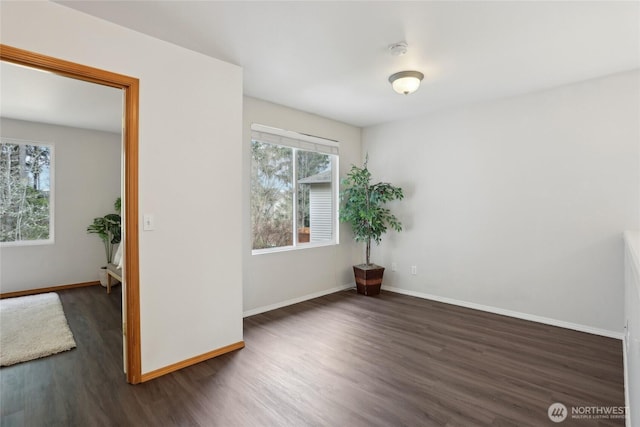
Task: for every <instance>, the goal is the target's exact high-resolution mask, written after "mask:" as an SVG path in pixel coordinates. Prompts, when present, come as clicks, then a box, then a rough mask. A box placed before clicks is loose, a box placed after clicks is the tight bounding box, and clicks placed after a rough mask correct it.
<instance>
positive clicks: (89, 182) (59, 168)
mask: <svg viewBox="0 0 640 427" xmlns="http://www.w3.org/2000/svg"><path fill="white" fill-rule="evenodd" d="M0 135H2V136H3V137H6V138H15V139H22V140H28V141H37V142H41V143H45V144H51V145H53V147H54V148H53V149H54V176H55V186H54V193H55V194H54V200H55V202H54V209H55V212H54V221H55V223H54V236H55V237H54V243H53V244H46V245H28V246H6V247H0V293H7V292H15V291H24V290H30V289H37V288H44V287H48V286H58V285H69V284H74V283H83V282H93V281H96V280H98V273H97V271H98V268H99V267H100V266H102V265H106V258H105V254H104V249H103V248H104V247H103V245H102V241H101V240H100V239H99V238H98V237H97V236H96V235H89V234H87V232H86V228H87V226H88V225H89V224H91V222H92V221H93V218H95V217H97V216H103V215H105V214H107V213H111V212H114V209H113V203H114V201H115V199H116V198H117V197H119V196H120V176H121V172H120V152H121V144H122V138H121V136H120V134H117V133H110V132H100V131H95V130H88V129H77V128H72V127H66V126H54V125H49V124H44V123H34V122H27V121H22V120H12V119H6V118H3V119H1V121H0Z"/></svg>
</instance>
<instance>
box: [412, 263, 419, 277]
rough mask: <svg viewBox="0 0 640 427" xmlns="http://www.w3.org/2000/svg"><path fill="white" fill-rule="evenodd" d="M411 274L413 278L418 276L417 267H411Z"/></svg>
mask: <svg viewBox="0 0 640 427" xmlns="http://www.w3.org/2000/svg"><path fill="white" fill-rule="evenodd" d="M411 274H413V275H414V276H415V275H416V274H418V267H417V266H415V265H412V266H411Z"/></svg>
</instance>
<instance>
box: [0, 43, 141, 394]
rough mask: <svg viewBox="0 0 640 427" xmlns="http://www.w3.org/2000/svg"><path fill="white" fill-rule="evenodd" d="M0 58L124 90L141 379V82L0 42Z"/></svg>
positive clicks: (131, 272) (131, 312) (132, 309)
mask: <svg viewBox="0 0 640 427" xmlns="http://www.w3.org/2000/svg"><path fill="white" fill-rule="evenodd" d="M0 60H2V61H8V62H12V63H14V64H20V65H24V66H27V67H33V68H38V69H41V70H46V71H50V72H52V73H55V74H59V75H62V76H66V77H71V78H74V79H78V80H84V81H88V82H92V83H98V84H101V85H105V86H111V87H115V88H119V89H122V90H123V91H124V99H125V102H124V104H125V107H124V110H125V111H124V132H123V141H124V157H125V171H124V179H125V184H124V187H125V190H124V197H123V200H124V206H125V212H124V223H125V283H126V301H127V316H126V317H127V318H126V323H127V331H126V340H127V381H128V382H130V383H132V384H137V383H139V382H140V381H141V372H142V367H141V356H140V272H139V267H138V261H139V257H138V250H139V249H138V248H139V246H138V125H139V124H138V107H139V87H140V82H139V80H138V79H136V78H134V77H129V76H125V75H123V74H117V73H112V72H110V71H105V70H100V69H98V68H93V67H88V66H86V65H81V64H76V63H74V62H69V61H65V60H62V59H58V58H53V57H50V56H46V55H41V54H39V53H34V52H29V51H26V50H22V49H18V48H15V47H12V46H7V45H3V44H0Z"/></svg>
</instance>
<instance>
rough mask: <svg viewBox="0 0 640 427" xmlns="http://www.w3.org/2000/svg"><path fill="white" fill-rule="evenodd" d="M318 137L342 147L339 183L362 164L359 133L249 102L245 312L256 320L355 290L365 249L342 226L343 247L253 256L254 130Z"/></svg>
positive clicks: (246, 114) (245, 150)
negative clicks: (314, 299) (271, 312)
mask: <svg viewBox="0 0 640 427" xmlns="http://www.w3.org/2000/svg"><path fill="white" fill-rule="evenodd" d="M252 123H259V124H262V125H266V126H271V127H276V128H280V129H285V130H290V131H296V132H300V133H306V134H309V135H316V136H320V137H323V138H328V139H333V140H336V141H338V142H339V143H340V177H343V176H344V175H345V174H346V173H347V171H348V170H349V168H350V167H351V164H352V163H356V164H357V163H360V155H361V154H360V153H361V143H360V128H357V127H354V126H350V125H346V124H344V123H339V122H336V121H334V120H330V119H326V118H323V117H320V116H316V115H313V114H308V113H305V112H302V111H298V110H293V109H291V108H287V107H283V106H280V105H277V104H272V103H269V102H266V101H262V100H258V99H255V98H250V97H245V98H244V120H243V135H244V137H243V141H242V151H243V160H242V170H243V171H245V173H244V175H243V188H242V194H243V198H242V200H243V209H242V212H243V215H242V223H243V224H244V227H243V236H242V240H243V248H244V251H243V259H244V262H243V266H244V287H243V288H244V312H245V315H249V314H255V313H258V312H261V311H265V310H267V309H272V308H275V307H279V306H283V305H287V304H290V303H293V302H297V301H300V300H304V299H307V298H309V297H311V296H319V295H322V294H326V293H330V292H334V291H336V290H339V289H343V288H345V287H350V286H352V284H353V270H352V269H351V266H352V265H353V264H359V263H360V262H361V261H362V260H361V250H360V248H361V246H360V245H356V244H355V243H354V241H353V237H352V234H351V231H350V230H349V229H348V227H346V226H345V225H341V226H340V230H339V233H340V244H339V245H334V246H324V247H317V248H308V249H298V250H293V251H283V252H273V253H266V254H259V255H252V254H251V218H250V209H249V199H250V197H249V194H250V193H249V192H250V177H249V171H250V170H251V169H250V167H251V132H250V131H251V129H250V128H251V124H252Z"/></svg>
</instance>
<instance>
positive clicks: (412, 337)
mask: <svg viewBox="0 0 640 427" xmlns="http://www.w3.org/2000/svg"><path fill="white" fill-rule="evenodd" d="M119 292H120V290H119V287H118V288H116V289H115V292H114V293H112V294H111V295H107V294H106V293H105V291H104V289H102V288H100V287H92V288H82V289H73V290H69V291H64V292H60V293H59V294H60V297H61V300H62V302H63V305H64V308H65V313H66V314H67V318H68V320H69V324H70V327H71V329H72V331H73V333H74V336H75V339H76V342H77V345H78V347H77V348H76V349H74V350H72V351H69V352H65V353H61V354H58V355H54V356H51V357H48V358H44V359H40V360H36V361H32V362H27V363H23V364H20V365H15V366H11V367H6V368H2V369H0V380H1V382H0V387H1V388H0V392H1V395H0V404H1V415H2V418H1V422H0V424H1V425H2V426H3V427H8V426H14V425H15V426H225V427H227V426H231V427H233V426H296V427H299V426H431V425H434V426H437V425H446V426H474V425H495V426H544V425H563V426H569V425H580V426H586V425H624V421H623V420H576V419H571V418H568V419H567V420H566V421H564V422H563V423H561V424H555V423H552V422H551V421H550V420H549V418H548V416H547V409H548V407H549V405H550V404H551V403H553V402H561V403H563V404H565V405H566V406H567V407H569V408H570V407H571V406H624V390H623V367H622V344H621V342H620V341H617V340H613V339H608V338H603V337H597V336H594V335H589V334H584V333H579V332H574V331H569V330H564V329H560V328H554V327H550V326H545V325H540V324H536V323H532V322H526V321H522V320H517V319H512V318H508V317H502V316H497V315H493V314H489V313H483V312H479V311H474V310H470V309H465V308H460V307H455V306H451V305H446V304H441V303H436V302H431V301H427V300H422V299H418V298H412V297H408V296H403V295H398V294H393V293H383V295H381V296H380V297H363V296H359V295H356V294H355V292H353V291H345V292H340V293H336V294H332V295H328V296H326V297H322V298H317V299H314V300H311V301H307V302H304V303H300V304H296V305H294V306H290V307H285V308H282V309H279V310H274V311H271V312H269V313H264V314H260V315H256V316H252V317H250V318H247V319H245V343H246V347H245V348H244V349H242V350H239V351H237V352H234V353H231V354H227V355H224V356H221V357H219V358H216V359H213V360H209V361H207V362H203V363H200V364H198V365H195V366H192V367H189V368H187V369H183V370H182V371H179V372H175V373H172V374H169V375H166V376H164V377H161V378H158V379H156V380H153V381H150V382H148V383H144V384H141V385H136V386H131V385H127V384H126V383H125V380H124V375H123V374H122V356H121V352H122V347H121V337H120V293H119Z"/></svg>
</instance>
